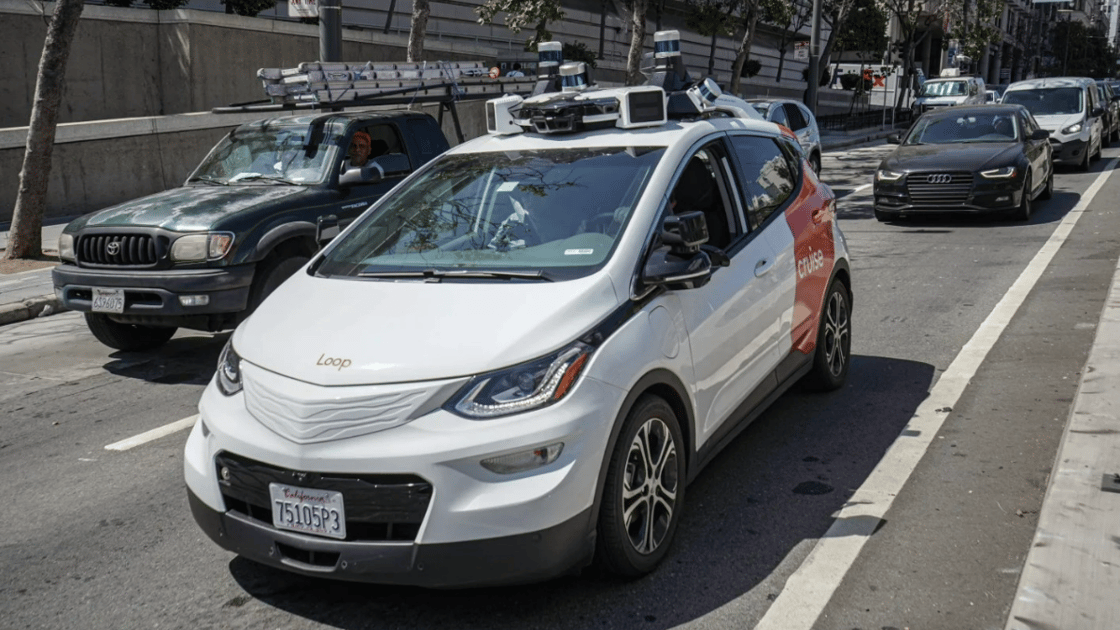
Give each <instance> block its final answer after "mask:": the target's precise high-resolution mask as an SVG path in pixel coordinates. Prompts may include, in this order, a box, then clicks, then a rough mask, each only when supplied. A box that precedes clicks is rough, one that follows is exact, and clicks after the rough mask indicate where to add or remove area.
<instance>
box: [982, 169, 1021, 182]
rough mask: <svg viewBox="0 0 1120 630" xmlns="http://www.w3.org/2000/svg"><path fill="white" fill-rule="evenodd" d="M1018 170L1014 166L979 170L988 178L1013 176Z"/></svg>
mask: <svg viewBox="0 0 1120 630" xmlns="http://www.w3.org/2000/svg"><path fill="white" fill-rule="evenodd" d="M1018 173H1019V172H1018V171H1017V170H1016V169H1015V167H1014V166H1005V167H1003V168H994V169H992V170H990V171H980V175H981V176H982V177H987V178H988V179H1009V178H1012V177H1015V175H1017V174H1018Z"/></svg>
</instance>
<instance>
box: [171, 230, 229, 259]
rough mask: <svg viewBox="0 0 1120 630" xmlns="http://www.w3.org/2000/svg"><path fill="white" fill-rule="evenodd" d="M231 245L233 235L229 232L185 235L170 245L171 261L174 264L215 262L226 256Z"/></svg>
mask: <svg viewBox="0 0 1120 630" xmlns="http://www.w3.org/2000/svg"><path fill="white" fill-rule="evenodd" d="M232 245H233V234H231V233H229V232H208V233H203V234H187V235H186V236H180V237H179V238H177V239H175V242H174V243H172V244H171V260H174V261H175V262H201V261H203V260H217V259H219V258H221V257H223V256H225V255H226V254H228V253H229V249H230V247H231V246H232Z"/></svg>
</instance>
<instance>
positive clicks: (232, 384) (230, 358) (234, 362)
mask: <svg viewBox="0 0 1120 630" xmlns="http://www.w3.org/2000/svg"><path fill="white" fill-rule="evenodd" d="M214 380H215V381H216V382H217V384H218V391H220V392H222V394H224V395H226V396H233V395H234V394H236V393H237V392H239V391H241V357H239V356H237V352H235V351H234V349H233V338H232V337H231V338H230V340H229V341H227V342H226V347H224V348H222V354H221V356H219V357H218V370H217V372H216V373H215V374H214Z"/></svg>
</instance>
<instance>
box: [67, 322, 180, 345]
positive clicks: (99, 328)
mask: <svg viewBox="0 0 1120 630" xmlns="http://www.w3.org/2000/svg"><path fill="white" fill-rule="evenodd" d="M85 315H86V326H89V331H90V332H91V333H93V336H94V337H97V340H98V341H100V342H101V343H103V344H105V345H107V346H109V347H110V348H113V349H115V350H124V351H125V352H138V351H141V350H152V349H154V348H158V347H160V346H162V345H163V344H165V343H167V341H168V340H169V339H171V337H172V336H173V335H174V334H175V331H176V330H177V329H176V328H175V327H173V326H142V325H140V324H122V323H120V322H115V321H113V320H111V319H109V316H108V315H105V314H104V313H86V314H85Z"/></svg>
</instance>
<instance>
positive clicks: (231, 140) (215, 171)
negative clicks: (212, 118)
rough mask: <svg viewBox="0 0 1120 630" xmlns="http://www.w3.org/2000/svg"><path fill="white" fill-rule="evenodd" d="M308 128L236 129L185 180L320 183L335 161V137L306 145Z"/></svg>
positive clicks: (336, 149) (227, 182)
mask: <svg viewBox="0 0 1120 630" xmlns="http://www.w3.org/2000/svg"><path fill="white" fill-rule="evenodd" d="M310 132H311V130H310V127H308V126H306V125H302V126H286V127H265V128H251V129H239V130H237V131H235V132H234V133H231V134H229V135H228V136H226V137H225V138H223V139H222V141H221V142H219V143H218V146H216V147H214V149H213V150H212V151H210V154H209V155H207V156H206V159H204V160H203V161H202V164H200V165H199V167H198V168H197V169H196V170H195V172H194V173H193V174H192V175H191V176H190V179H188V180H187V181H190V182H193V181H200V182H217V183H222V184H234V183H238V182H246V183H248V182H282V183H291V184H316V183H320V182H322V181H323V180H324V179H325V178H326V176H327V169H328V166H329V165H330V164H333V163H334V162H335V156H336V155H337V153H338V146H337V139H336V138H329V137H324V138H323V141H322V142H323V143H322V144H319V145H318V146H315V147H311V148H310V149H309V148H308V147H307V146H306V145H307V138H308V136H309V134H310Z"/></svg>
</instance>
